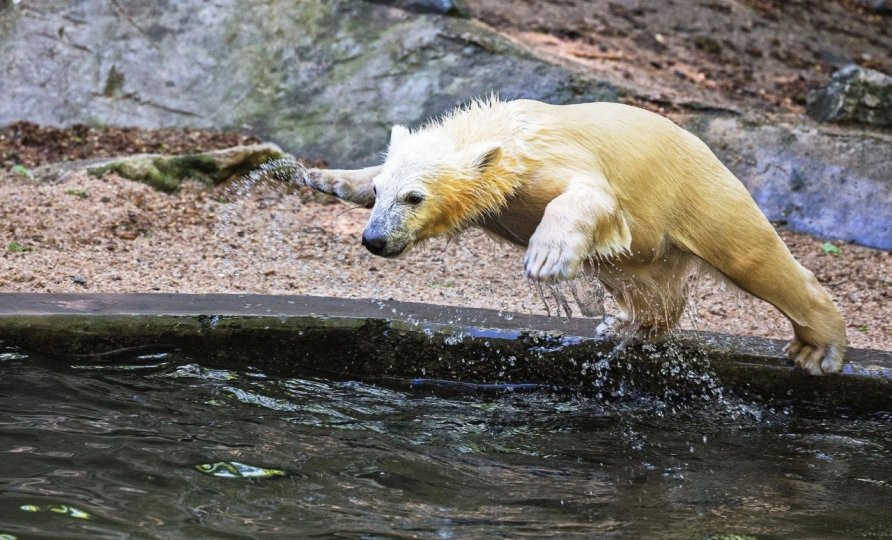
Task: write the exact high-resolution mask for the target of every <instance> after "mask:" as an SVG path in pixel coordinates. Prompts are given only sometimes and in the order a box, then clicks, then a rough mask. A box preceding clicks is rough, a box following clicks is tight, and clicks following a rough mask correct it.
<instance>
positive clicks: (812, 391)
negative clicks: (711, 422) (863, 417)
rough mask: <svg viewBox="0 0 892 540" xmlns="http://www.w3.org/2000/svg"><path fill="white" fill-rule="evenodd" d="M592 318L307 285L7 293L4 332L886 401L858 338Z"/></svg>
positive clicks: (305, 359)
mask: <svg viewBox="0 0 892 540" xmlns="http://www.w3.org/2000/svg"><path fill="white" fill-rule="evenodd" d="M595 323H596V321H593V320H591V319H581V318H580V319H571V320H564V319H560V318H549V317H543V316H531V315H521V314H510V313H509V314H506V313H501V312H496V311H492V310H483V309H464V308H455V307H447V306H437V305H431V304H418V303H406V302H392V301H380V300H347V299H341V298H325V297H308V296H264V295H219V294H212V295H186V294H0V342H2V344H3V345H4V346H7V347H15V348H20V349H22V350H23V351H25V352H28V353H32V354H39V355H40V356H41V357H43V358H47V359H49V360H50V361H54V362H65V363H68V364H71V363H76V362H81V361H84V360H85V359H89V361H91V362H109V363H114V362H116V361H120V359H121V358H125V357H126V356H127V353H128V352H129V351H132V350H134V348H137V349H139V348H144V347H146V348H150V349H153V350H170V349H177V350H182V351H183V352H184V353H186V354H189V355H192V356H195V357H198V358H201V361H202V362H203V363H213V364H221V365H230V366H231V365H243V366H244V365H251V366H256V367H258V368H261V369H263V370H264V371H266V372H268V373H277V374H282V375H285V374H289V373H299V372H302V371H304V370H310V371H313V372H324V373H327V374H330V375H332V376H336V377H347V378H355V379H364V380H371V381H376V380H378V381H385V380H386V381H389V382H390V383H394V384H405V383H410V384H437V383H438V381H441V380H448V381H461V382H462V383H465V384H464V385H465V386H466V387H469V388H489V387H492V386H493V385H495V386H496V387H502V386H504V385H519V386H515V388H526V387H528V386H529V385H535V386H537V387H541V386H542V385H545V386H548V387H552V388H556V389H570V390H573V391H581V392H586V393H595V394H600V395H602V396H604V397H609V396H611V395H617V394H622V393H624V392H626V391H628V390H630V389H636V390H641V391H645V392H651V393H656V394H657V395H659V396H661V397H662V398H668V399H672V398H674V397H679V396H691V395H693V396H702V397H704V398H709V397H715V395H716V392H718V390H717V389H716V388H717V387H719V386H720V387H722V388H723V391H725V392H727V391H731V392H733V393H735V394H737V395H740V396H749V397H756V398H760V399H770V400H776V401H781V402H785V403H792V404H799V403H815V404H821V405H827V406H839V407H848V408H851V409H854V410H856V411H859V412H873V411H881V410H892V352H885V351H872V350H857V349H853V350H850V351H849V354H847V361H848V364H847V365H846V368H845V371H844V373H843V374H842V375H837V376H828V377H811V376H808V375H805V374H803V373H800V372H798V371H797V370H795V369H793V367H792V366H791V364H790V362H789V361H788V360H787V359H786V358H784V357H783V356H782V355H781V351H780V348H781V345H782V342H780V341H777V340H765V339H758V338H745V337H735V336H728V335H722V334H711V333H704V332H681V333H680V334H679V336H678V338H677V339H674V340H672V342H670V343H666V344H661V345H658V346H653V345H643V346H630V347H628V348H627V349H625V350H616V343H612V342H609V341H605V340H594V339H592V338H591V337H590V336H591V333H592V329H593V328H594V325H595ZM119 353H121V354H119ZM131 357H132V354H131ZM480 385H483V386H480Z"/></svg>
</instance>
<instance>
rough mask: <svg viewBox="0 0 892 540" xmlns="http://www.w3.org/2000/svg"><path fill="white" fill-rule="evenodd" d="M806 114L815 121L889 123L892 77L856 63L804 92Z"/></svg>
mask: <svg viewBox="0 0 892 540" xmlns="http://www.w3.org/2000/svg"><path fill="white" fill-rule="evenodd" d="M806 110H807V112H808V115H809V116H811V117H812V118H814V119H815V120H818V121H819V122H835V123H839V124H846V123H858V124H865V125H869V126H877V127H892V77H890V76H889V75H886V74H884V73H881V72H879V71H875V70H872V69H865V68H862V67H859V66H856V65H849V66H846V67H844V68H842V69H840V70H839V71H837V72H836V73H834V74H833V77H832V79H831V80H830V84H828V85H827V86H826V87H824V88H821V89H819V90H815V91H813V92H811V93H809V95H808V105H807V109H806Z"/></svg>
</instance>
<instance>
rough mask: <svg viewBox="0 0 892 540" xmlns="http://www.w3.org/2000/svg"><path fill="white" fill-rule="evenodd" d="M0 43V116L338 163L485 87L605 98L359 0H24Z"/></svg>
mask: <svg viewBox="0 0 892 540" xmlns="http://www.w3.org/2000/svg"><path fill="white" fill-rule="evenodd" d="M415 3H417V2H415ZM0 48H2V50H3V51H4V53H3V55H2V56H0V95H2V96H4V98H3V99H2V100H0V125H2V124H6V123H9V122H12V121H15V120H20V119H27V120H30V121H33V122H38V123H44V124H71V123H77V122H81V123H105V124H113V125H126V126H140V127H171V126H193V127H202V128H214V129H237V130H245V129H248V130H253V131H254V132H256V133H257V134H259V135H261V136H262V137H264V138H266V139H268V140H272V141H274V142H276V143H278V144H280V145H282V147H283V148H285V149H286V150H288V151H290V152H292V153H295V154H300V155H301V156H304V157H308V158H323V159H327V160H328V161H329V162H330V163H331V164H332V165H333V166H356V165H364V164H369V163H371V162H374V161H377V160H378V159H379V158H380V154H381V152H382V151H384V150H385V149H386V146H387V141H388V134H389V129H390V126H391V125H392V124H394V123H403V124H408V125H417V124H419V123H422V122H424V121H425V120H426V119H427V118H429V117H430V116H431V115H435V114H439V113H442V112H443V111H445V110H447V109H449V108H451V107H453V106H455V105H458V104H460V103H463V102H466V101H467V100H468V99H469V98H472V97H475V96H484V95H488V94H489V93H491V92H498V93H499V94H500V95H501V96H503V97H505V98H520V97H528V98H536V99H543V100H546V101H550V102H554V103H565V102H573V101H592V100H598V99H612V98H614V90H613V89H612V88H611V87H610V86H609V85H606V84H603V83H599V82H598V81H596V80H593V79H591V78H588V77H584V76H581V75H579V74H577V73H575V72H572V71H570V70H568V69H567V68H565V67H561V66H556V65H553V64H550V63H549V62H547V61H545V60H542V59H539V58H537V57H535V56H533V55H531V54H529V53H527V52H526V51H525V50H523V49H522V48H519V47H518V46H517V45H515V44H514V43H513V42H512V41H510V40H509V39H507V38H504V37H503V36H501V35H499V34H497V33H495V32H493V31H491V30H490V29H488V28H486V27H484V26H483V25H481V24H478V23H475V22H472V21H468V20H465V19H460V18H456V17H444V16H441V15H435V14H418V13H415V12H410V11H406V10H403V9H398V8H395V7H390V6H386V5H381V4H377V3H367V2H362V1H353V0H306V1H301V2H293V1H290V0H263V1H258V2H248V1H247V0H226V1H221V2H213V3H210V2H203V3H199V4H194V3H191V2H141V1H136V0H120V1H117V2H106V1H104V0H83V1H80V2H67V1H64V0H46V1H43V2H23V3H21V4H19V5H18V6H16V7H13V8H9V9H0Z"/></svg>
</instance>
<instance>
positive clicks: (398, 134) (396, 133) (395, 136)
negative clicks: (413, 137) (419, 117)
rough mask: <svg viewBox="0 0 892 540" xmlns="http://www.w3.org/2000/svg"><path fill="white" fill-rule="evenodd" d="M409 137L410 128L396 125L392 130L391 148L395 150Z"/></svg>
mask: <svg viewBox="0 0 892 540" xmlns="http://www.w3.org/2000/svg"><path fill="white" fill-rule="evenodd" d="M408 135H409V128H407V127H406V126H401V125H399V124H396V125H394V126H393V128H391V130H390V147H391V148H393V147H394V146H395V145H396V144H398V143H399V142H400V141H401V140H403V139H405V138H406V137H407V136H408Z"/></svg>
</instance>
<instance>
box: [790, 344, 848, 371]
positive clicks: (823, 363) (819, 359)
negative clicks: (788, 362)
mask: <svg viewBox="0 0 892 540" xmlns="http://www.w3.org/2000/svg"><path fill="white" fill-rule="evenodd" d="M784 353H786V355H787V357H789V358H791V359H792V360H793V361H794V362H795V363H796V365H797V366H798V367H799V368H801V369H803V370H805V371H807V372H808V373H810V374H812V375H823V374H825V373H839V372H840V371H841V370H842V358H841V356H842V355H841V354H839V352H838V350H837V348H836V347H835V346H833V345H824V346H820V345H810V344H808V343H804V342H802V341H800V340H798V339H794V340H793V341H791V342H790V343H788V344H787V346H786V347H784Z"/></svg>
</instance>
